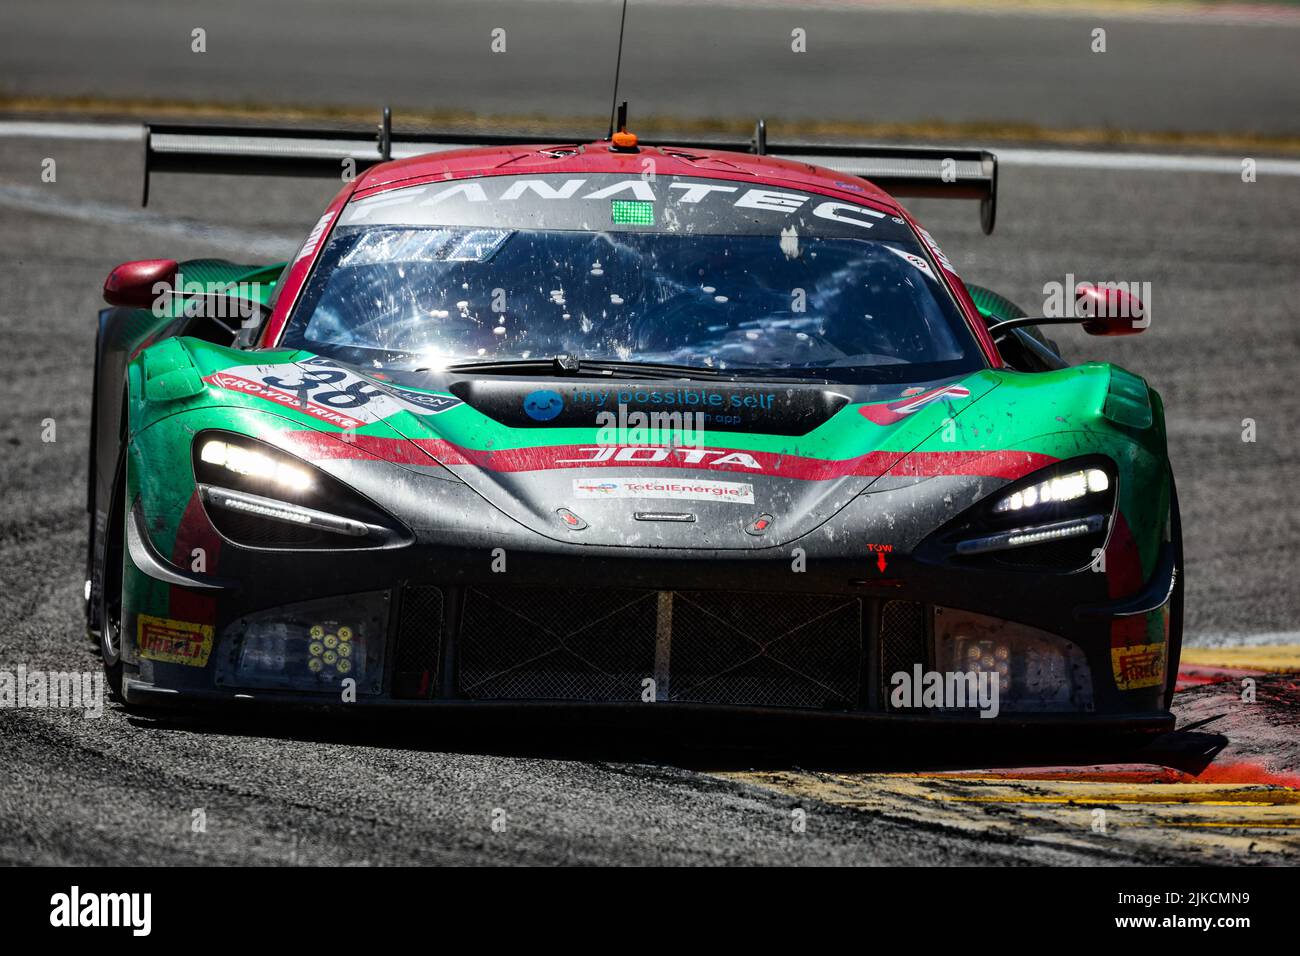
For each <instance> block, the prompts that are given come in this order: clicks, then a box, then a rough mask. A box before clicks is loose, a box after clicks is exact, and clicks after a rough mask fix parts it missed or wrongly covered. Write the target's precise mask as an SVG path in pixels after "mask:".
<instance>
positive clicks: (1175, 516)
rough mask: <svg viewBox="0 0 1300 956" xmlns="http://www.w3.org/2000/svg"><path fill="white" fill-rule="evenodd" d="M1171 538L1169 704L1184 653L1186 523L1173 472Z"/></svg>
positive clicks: (1167, 688) (1167, 704) (1166, 687)
mask: <svg viewBox="0 0 1300 956" xmlns="http://www.w3.org/2000/svg"><path fill="white" fill-rule="evenodd" d="M1169 541H1170V543H1171V544H1172V545H1173V548H1174V593H1173V594H1171V595H1170V597H1169V645H1168V655H1167V659H1166V661H1165V667H1166V668H1167V670H1168V673H1167V674H1166V676H1165V706H1166V707H1169V706H1171V705H1172V704H1173V702H1174V688H1175V687H1176V686H1177V685H1178V661H1179V658H1181V657H1182V654H1183V578H1184V574H1183V523H1182V519H1181V517H1180V515H1179V513H1178V489H1177V488H1176V487H1174V475H1173V472H1172V471H1171V472H1170V473H1169Z"/></svg>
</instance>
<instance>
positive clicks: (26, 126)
mask: <svg viewBox="0 0 1300 956" xmlns="http://www.w3.org/2000/svg"><path fill="white" fill-rule="evenodd" d="M141 131H142V127H141V126H139V125H137V124H134V123H131V124H126V123H42V122H34V121H33V122H27V121H0V138H4V137H9V138H24V139H80V140H89V141H100V142H108V141H115V142H122V141H127V142H129V141H132V140H134V141H139V140H140V138H141ZM993 152H994V153H995V154H996V155H997V157H998V159H999V160H1000V161H1001V162H1002V163H1004V164H1006V165H1008V166H1040V167H1048V168H1057V169H1113V170H1125V171H1133V172H1182V173H1224V174H1227V175H1232V176H1240V175H1241V161H1242V160H1243V159H1245V158H1246V156H1247V155H1248V154H1243V155H1241V156H1197V155H1181V154H1174V153H1127V152H1097V151H1091V150H1075V149H1018V148H1014V147H1009V148H1005V149H999V148H997V147H993ZM1251 158H1253V159H1255V162H1256V175H1258V176H1300V160H1294V159H1268V158H1264V159H1260V158H1258V157H1251Z"/></svg>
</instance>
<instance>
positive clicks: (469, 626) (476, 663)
mask: <svg viewBox="0 0 1300 956" xmlns="http://www.w3.org/2000/svg"><path fill="white" fill-rule="evenodd" d="M656 593H657V592H654V591H630V590H609V591H597V590H590V591H587V590H581V591H579V590H569V589H552V588H510V587H492V588H483V587H472V588H469V589H467V591H466V593H465V611H464V617H463V618H462V623H461V634H460V678H459V679H460V690H461V693H462V694H464V695H465V696H467V697H475V698H483V699H493V698H504V699H510V700H611V701H631V700H639V699H640V697H641V682H642V681H643V680H645V679H646V678H647V677H652V676H653V675H654V660H655V609H656Z"/></svg>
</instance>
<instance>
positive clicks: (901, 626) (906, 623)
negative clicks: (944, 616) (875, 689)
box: [880, 601, 926, 702]
mask: <svg viewBox="0 0 1300 956" xmlns="http://www.w3.org/2000/svg"><path fill="white" fill-rule="evenodd" d="M914 664H920V665H921V666H922V667H924V666H925V664H926V654H925V608H924V606H923V605H921V604H918V603H917V602H915V601H886V602H885V604H884V606H883V607H882V608H881V609H880V681H881V693H882V695H883V697H884V700H885V701H886V702H888V700H889V692H890V690H891V689H892V685H891V684H890V682H889V679H890V677H891V676H892V675H894V674H897V673H898V672H899V671H904V672H906V673H908V674H910V673H911V672H912V665H914Z"/></svg>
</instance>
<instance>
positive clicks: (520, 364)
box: [415, 353, 723, 378]
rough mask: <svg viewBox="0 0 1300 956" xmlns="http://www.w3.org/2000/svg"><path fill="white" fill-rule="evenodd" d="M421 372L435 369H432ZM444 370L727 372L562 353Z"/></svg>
mask: <svg viewBox="0 0 1300 956" xmlns="http://www.w3.org/2000/svg"><path fill="white" fill-rule="evenodd" d="M415 371H417V372H426V371H432V370H431V369H428V368H419V369H416V370H415ZM444 371H448V372H467V373H475V374H486V375H494V374H514V375H583V374H588V375H609V376H613V375H618V376H622V377H625V378H717V377H718V376H720V375H722V374H723V373H722V372H720V371H718V370H717V369H712V368H708V367H702V366H699V365H674V364H671V363H666V362H621V361H605V360H600V361H594V360H591V359H579V358H575V357H574V356H572V355H568V354H565V353H562V354H560V355H556V356H554V357H552V358H542V359H499V360H498V359H488V360H486V361H482V362H459V363H457V364H455V365H448V366H446V367H445V369H444Z"/></svg>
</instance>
